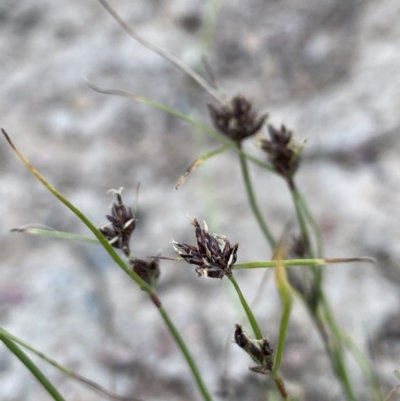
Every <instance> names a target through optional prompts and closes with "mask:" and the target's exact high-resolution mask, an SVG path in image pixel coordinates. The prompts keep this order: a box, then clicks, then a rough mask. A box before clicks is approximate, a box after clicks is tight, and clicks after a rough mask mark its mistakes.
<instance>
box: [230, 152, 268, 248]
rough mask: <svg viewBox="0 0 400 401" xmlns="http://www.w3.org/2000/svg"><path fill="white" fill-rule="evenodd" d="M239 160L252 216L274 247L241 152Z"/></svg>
mask: <svg viewBox="0 0 400 401" xmlns="http://www.w3.org/2000/svg"><path fill="white" fill-rule="evenodd" d="M238 147H239V148H240V145H238ZM239 160H240V167H241V169H242V176H243V179H244V184H245V187H246V192H247V197H248V199H249V203H250V207H251V210H252V212H253V214H254V217H255V218H256V220H257V223H258V225H259V226H260V229H261V231H262V233H263V234H264V237H265V239H266V240H267V241H268V243H269V245H270V246H271V248H272V249H273V248H274V247H275V240H274V237H273V236H272V234H271V232H270V230H269V228H268V226H267V223H266V222H265V220H264V217H263V215H262V214H261V211H260V209H259V207H258V205H257V201H256V197H255V194H254V190H253V185H252V184H251V180H250V174H249V170H248V167H247V161H246V159H245V157H244V156H243V155H242V154H240V155H239Z"/></svg>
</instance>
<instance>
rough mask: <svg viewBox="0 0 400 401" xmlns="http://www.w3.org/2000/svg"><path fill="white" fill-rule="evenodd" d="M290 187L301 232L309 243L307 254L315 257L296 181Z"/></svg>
mask: <svg viewBox="0 0 400 401" xmlns="http://www.w3.org/2000/svg"><path fill="white" fill-rule="evenodd" d="M289 188H290V193H291V195H292V199H293V204H294V207H295V210H296V216H297V220H298V222H299V226H300V230H301V234H302V236H303V238H304V240H305V242H306V244H307V256H309V257H311V258H313V257H314V252H313V251H312V246H311V242H310V236H309V235H308V230H307V225H306V222H305V219H304V216H303V213H302V209H301V203H300V196H299V193H298V191H297V189H296V187H295V185H294V183H293V184H292V185H289Z"/></svg>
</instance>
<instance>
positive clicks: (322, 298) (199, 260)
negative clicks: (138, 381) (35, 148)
mask: <svg viewBox="0 0 400 401" xmlns="http://www.w3.org/2000/svg"><path fill="white" fill-rule="evenodd" d="M99 2H100V3H101V5H102V6H103V7H104V8H105V9H106V10H107V12H108V13H109V14H110V15H111V16H112V17H113V18H114V19H115V20H116V21H117V23H118V24H119V25H120V26H121V27H122V28H123V29H124V30H125V32H127V33H128V34H129V35H130V36H131V37H132V38H134V39H135V40H137V41H139V42H140V43H141V44H142V45H144V46H145V47H147V48H148V49H150V50H152V51H154V52H156V53H157V54H159V55H160V56H162V57H164V58H165V59H167V60H169V61H170V62H171V63H172V64H173V65H175V66H176V67H177V68H179V69H180V70H182V71H183V72H184V73H186V74H188V75H190V76H191V77H192V78H193V79H194V80H195V81H196V82H197V83H198V84H199V85H200V86H201V87H203V88H204V89H205V90H206V91H207V92H208V93H209V94H210V95H211V96H212V98H213V101H214V102H215V101H216V102H217V103H218V104H217V105H216V104H209V105H208V109H209V115H210V120H211V123H212V126H213V128H211V127H210V124H208V123H203V122H199V121H196V120H194V119H193V118H191V117H189V116H187V115H185V114H183V113H180V112H179V111H177V110H174V109H172V108H171V107H169V106H166V105H163V104H160V103H157V102H154V101H152V100H150V99H146V98H143V97H141V96H137V95H134V94H131V93H128V92H125V91H120V90H115V89H103V88H100V87H98V86H96V85H93V84H92V83H89V86H90V87H91V89H93V90H95V91H97V92H100V93H104V94H110V95H117V96H123V97H126V98H129V99H132V100H135V101H138V102H142V103H145V104H148V105H149V106H151V107H155V108H158V109H161V110H163V111H164V112H167V113H170V114H171V115H173V116H175V117H176V118H179V119H182V120H184V121H186V122H187V123H188V124H190V125H191V126H192V127H193V128H196V129H199V130H200V131H201V132H203V133H205V134H206V135H208V136H211V137H212V138H213V139H214V140H216V141H218V142H219V143H220V146H219V147H217V148H216V149H215V150H212V151H211V152H208V153H207V154H205V155H202V156H199V157H198V158H197V159H196V160H195V161H193V162H192V163H191V165H190V166H189V167H188V168H187V169H186V171H184V172H183V173H182V175H181V177H180V178H179V179H178V177H177V184H176V187H175V189H177V190H178V189H179V188H180V187H181V186H182V185H183V184H184V182H185V180H186V179H187V178H188V177H189V175H190V174H191V173H192V172H193V171H194V170H195V169H196V168H198V167H199V166H201V165H202V164H203V163H205V162H207V161H208V160H210V159H211V158H215V157H218V155H220V154H221V153H223V152H228V151H232V152H234V153H236V160H237V162H238V163H239V166H240V169H241V173H242V177H243V184H244V191H245V193H246V195H247V198H248V202H249V210H250V212H251V213H252V214H253V216H254V218H255V221H256V222H257V224H258V225H259V227H260V232H261V233H262V235H263V237H264V239H265V243H266V245H267V247H269V250H270V253H271V258H270V259H266V260H263V261H249V262H247V263H240V264H239V263H236V261H237V254H238V252H239V244H237V243H235V244H232V243H231V242H230V240H229V238H228V236H227V235H219V234H211V233H210V231H209V228H208V226H207V224H206V223H204V224H203V227H202V226H201V225H200V224H199V223H198V221H197V219H196V218H193V219H192V218H191V225H192V226H193V227H194V237H195V240H196V244H195V245H190V244H185V243H182V242H179V241H175V240H173V243H172V245H173V248H174V250H175V251H176V253H177V257H176V258H175V257H169V256H166V255H161V254H160V255H157V256H154V257H150V258H148V259H139V258H137V257H136V256H135V254H134V252H133V251H132V249H131V244H130V238H131V234H132V232H133V231H134V230H135V229H136V207H135V208H134V209H133V210H132V209H131V208H130V207H128V206H126V204H125V203H124V201H123V198H122V192H121V191H122V190H121V189H119V190H113V191H112V192H113V194H114V195H115V197H116V200H115V202H114V203H113V205H112V209H111V213H110V214H109V215H107V219H108V223H107V224H104V225H102V226H96V225H95V224H93V223H92V222H91V221H90V220H89V219H88V218H87V217H86V215H85V214H84V213H83V212H82V211H80V210H78V209H77V208H76V207H75V206H74V205H73V204H72V203H71V202H70V201H69V200H68V199H67V198H66V197H64V196H63V195H62V194H61V193H60V192H59V191H58V190H57V189H56V188H54V187H53V186H52V185H51V184H50V183H49V181H48V180H47V179H45V178H44V177H43V176H42V174H41V173H40V172H38V171H37V170H36V169H35V168H34V167H33V166H32V165H31V164H30V162H29V161H28V160H27V159H26V158H25V157H24V155H23V154H22V152H20V150H19V149H18V148H17V147H16V146H15V145H14V143H13V141H12V140H11V138H10V136H9V135H8V133H7V132H6V131H5V130H2V132H3V135H4V138H5V139H6V141H7V143H8V144H9V146H10V147H11V149H12V150H13V151H14V152H15V154H16V155H17V157H18V158H19V159H20V160H21V162H22V163H23V164H24V165H25V166H26V167H27V168H28V170H29V171H30V172H31V173H32V174H33V175H34V176H35V177H36V178H37V179H38V180H39V181H40V182H41V183H42V184H43V185H44V186H45V187H46V188H47V189H48V190H49V191H50V192H51V193H52V194H53V195H54V196H55V197H56V198H57V199H58V200H59V201H60V202H62V203H63V204H64V205H65V206H66V208H68V209H69V210H70V211H71V212H72V213H74V214H75V215H76V216H77V217H78V218H79V219H80V220H81V222H82V223H83V224H84V225H86V227H88V228H89V230H90V231H91V232H92V234H93V236H92V237H82V236H78V235H75V234H72V233H64V232H59V231H55V230H49V229H43V228H32V227H22V228H19V229H14V230H13V231H17V232H22V233H28V234H34V235H41V236H46V237H52V238H62V239H67V240H78V241H85V242H88V243H93V244H97V245H100V246H102V247H103V248H104V249H105V250H106V251H107V252H108V254H109V255H110V257H111V258H112V259H113V261H114V262H115V264H116V265H117V266H118V267H119V268H121V269H122V270H123V271H124V272H125V273H126V275H127V279H130V280H133V282H134V283H135V284H136V285H137V287H138V289H140V290H142V291H144V292H145V293H147V295H148V298H149V301H150V303H151V304H152V305H154V307H155V308H156V309H157V311H158V312H159V314H160V317H161V319H162V320H163V321H164V323H165V325H166V327H167V329H168V330H169V333H170V335H171V337H172V339H173V340H174V341H175V343H176V344H177V346H178V348H179V349H180V351H181V352H182V355H183V358H184V360H185V361H186V363H187V367H188V372H190V374H191V375H192V376H193V383H194V385H195V386H196V387H197V390H198V393H199V396H200V397H201V399H203V400H205V401H211V400H213V399H214V398H213V395H212V394H213V392H212V391H211V390H210V389H209V387H208V385H207V383H205V381H204V380H203V377H202V374H201V367H199V366H198V364H197V362H196V361H195V359H194V358H193V356H192V354H191V352H190V345H188V344H187V343H186V341H185V340H184V338H183V336H182V334H181V332H180V330H179V328H178V327H177V326H176V325H175V324H174V322H173V321H172V319H171V317H170V315H169V313H168V311H167V310H166V309H165V307H164V305H163V303H162V300H161V299H160V296H159V294H158V292H157V282H158V278H159V274H160V269H161V262H163V263H165V262H164V261H166V260H168V261H169V262H168V263H170V262H173V263H180V262H186V263H189V264H191V265H193V266H194V267H195V273H197V275H198V276H199V277H206V278H209V279H219V280H222V279H225V277H226V279H227V280H229V281H230V283H231V284H232V285H233V288H234V290H235V293H236V294H237V297H238V299H239V301H240V304H241V306H242V308H243V311H244V315H245V316H246V319H247V320H248V325H249V327H251V330H252V333H251V334H250V335H248V334H246V333H245V331H244V330H243V328H242V326H241V325H239V324H237V323H236V322H232V328H233V329H234V336H233V342H234V343H236V344H237V345H238V346H239V347H240V348H242V349H243V350H244V351H245V352H246V353H247V354H248V355H249V357H250V358H251V360H252V361H253V362H254V363H255V366H251V367H250V368H249V369H250V370H251V371H252V372H253V373H254V374H259V375H260V374H261V375H264V377H265V379H266V380H272V382H273V383H274V384H275V386H276V389H277V394H279V396H280V398H282V399H290V386H289V385H287V384H286V383H285V378H284V374H283V373H282V371H281V362H282V360H284V358H285V343H286V338H287V332H288V329H289V322H290V317H291V309H292V304H293V302H294V301H296V299H299V300H300V301H301V302H302V303H303V304H304V305H305V307H306V309H307V311H308V313H309V315H310V318H311V320H312V322H313V323H314V325H315V328H316V330H317V332H318V333H319V335H320V336H321V338H322V340H323V343H324V347H325V351H326V354H327V357H328V358H329V361H330V363H331V366H332V372H333V374H334V375H335V377H336V378H337V380H338V381H339V383H340V384H341V386H342V389H343V397H344V399H346V400H348V401H355V400H356V399H357V391H356V389H355V388H354V384H353V383H352V379H351V375H350V372H349V368H348V365H347V361H346V354H347V353H349V354H350V355H352V356H353V357H354V359H355V361H356V362H357V363H358V364H359V366H360V370H361V372H362V373H363V375H364V378H365V380H366V381H367V383H368V385H369V388H370V394H371V399H373V400H374V401H379V400H383V397H382V394H381V392H380V389H379V381H378V380H377V376H376V374H375V372H374V370H373V369H372V367H371V366H370V365H369V363H368V360H367V358H366V357H365V356H364V355H363V354H362V352H361V351H360V350H359V349H358V348H357V346H356V345H355V344H354V342H353V341H352V340H351V339H350V338H349V336H348V335H347V334H346V333H345V332H344V330H343V329H342V328H341V327H340V326H339V325H338V324H337V322H336V320H335V317H334V314H333V312H332V310H331V307H330V305H329V302H328V299H327V296H326V294H325V291H324V277H323V272H324V269H325V268H326V267H324V266H325V265H333V264H337V263H349V262H374V261H373V259H371V258H368V257H351V258H325V257H324V255H323V243H322V237H321V234H320V232H319V229H318V225H317V223H316V221H315V219H314V218H313V215H312V212H311V211H310V209H309V207H308V205H307V201H306V199H305V197H304V196H303V195H302V193H301V191H300V190H299V189H298V187H297V183H296V180H295V178H296V173H297V172H298V170H299V168H300V167H301V152H302V150H303V145H298V144H297V143H296V142H295V140H294V135H293V132H292V131H291V130H289V129H287V128H286V127H285V126H284V125H282V126H281V127H275V126H274V125H273V124H271V123H269V120H268V119H269V116H268V115H267V114H261V115H260V114H258V113H257V111H256V110H255V108H254V106H253V104H252V102H251V101H250V100H249V98H248V97H247V96H246V95H243V94H238V95H235V96H234V97H232V98H229V99H227V98H225V97H224V96H223V95H222V94H221V91H220V90H217V89H216V88H215V87H214V85H212V84H209V83H208V82H207V81H206V80H205V79H204V78H203V77H201V76H200V75H199V74H198V73H197V72H195V71H194V70H193V69H192V68H190V67H189V66H186V65H184V64H183V63H182V62H181V61H180V60H178V59H177V58H176V57H174V56H172V55H170V54H169V53H168V52H167V51H165V50H163V49H159V48H157V47H156V46H154V45H152V44H150V43H149V42H147V41H146V40H144V39H142V38H141V37H140V36H139V35H137V34H136V32H135V31H134V30H133V29H132V28H130V27H129V26H128V25H127V24H126V23H125V22H124V21H123V20H122V18H120V17H119V15H118V13H117V12H116V11H115V10H114V9H113V8H112V7H111V6H110V5H109V4H108V3H107V2H106V1H105V0H99ZM218 4H219V3H218ZM216 9H218V7H216ZM214 20H215V19H214ZM208 29H209V31H212V29H211V28H208ZM207 40H208V39H207ZM265 127H266V129H267V131H268V134H269V137H264V136H262V135H261V134H260V132H261V131H262V130H263V128H265ZM254 139H255V140H256V141H255V143H256V144H257V146H258V147H259V148H260V149H261V150H262V151H263V152H264V156H263V157H262V158H260V157H256V156H254V155H252V154H249V153H248V152H245V151H243V146H242V145H243V142H244V141H247V140H254ZM248 163H253V164H255V165H256V166H257V167H258V168H260V169H262V170H263V171H264V172H265V174H276V175H278V176H279V177H281V178H282V179H283V180H284V181H285V182H286V184H287V187H288V191H289V195H290V197H291V199H292V201H293V207H294V211H295V214H296V217H297V224H298V229H299V231H300V233H301V235H300V237H299V238H298V241H297V243H296V244H289V243H286V242H285V241H284V240H280V241H278V240H277V237H276V235H274V234H273V233H272V231H271V229H270V227H269V225H268V222H267V221H266V218H265V215H264V212H263V210H262V209H261V208H260V206H259V202H258V199H257V195H256V191H255V190H254V186H253V183H252V180H251V176H250V172H249V168H248ZM232 236H234V233H233V235H232ZM289 253H291V254H295V255H296V256H295V257H290V258H288V257H287V255H288V254H289ZM291 266H302V268H303V269H304V270H306V272H307V274H306V275H304V277H302V278H299V277H297V276H296V275H295V274H294V272H293V271H292V270H291ZM260 268H263V269H274V271H275V284H276V289H277V293H278V294H279V298H280V301H281V311H280V326H279V331H278V338H277V340H276V343H275V344H273V343H272V342H271V341H270V340H268V339H267V336H266V334H265V333H263V331H262V329H261V327H260V324H259V323H258V318H257V316H256V315H255V313H254V312H253V310H252V307H251V306H250V304H249V303H248V302H247V300H246V298H245V296H244V294H243V292H242V290H241V287H240V283H239V282H238V281H237V279H236V277H235V271H237V270H247V271H248V273H249V274H251V272H252V270H253V269H260ZM0 340H1V341H2V342H3V343H4V344H5V345H6V346H7V347H8V348H9V350H10V351H11V352H12V353H13V354H14V355H15V356H16V357H17V358H19V359H20V360H21V361H22V362H23V363H24V364H25V366H26V367H27V369H29V370H30V371H31V372H32V374H33V375H34V376H35V377H36V378H37V379H38V380H39V382H40V383H41V384H42V385H43V386H44V388H45V389H46V391H47V392H48V394H49V395H50V396H51V397H52V398H53V399H54V400H63V399H64V398H63V397H62V395H60V394H59V392H58V391H57V389H56V388H55V387H54V386H53V385H52V384H51V382H50V381H49V380H48V379H47V378H46V377H45V376H44V375H43V373H42V372H41V371H40V370H39V369H38V368H37V367H36V366H35V364H34V363H33V362H32V361H31V360H30V359H29V358H28V357H27V356H26V354H25V353H24V352H23V351H22V350H21V348H20V347H23V348H25V349H27V350H28V351H30V352H33V353H35V354H36V355H39V356H40V357H42V358H43V359H44V360H45V361H47V362H48V363H50V364H51V365H53V366H55V367H56V368H58V369H59V370H60V371H62V372H63V373H65V374H66V375H68V376H69V377H72V378H74V379H77V380H79V381H80V382H82V383H84V384H86V385H89V386H90V387H91V388H93V389H95V390H96V391H98V392H100V393H101V394H103V395H105V396H107V397H110V398H112V399H121V400H128V399H130V400H137V399H136V398H128V397H123V396H120V395H117V394H114V393H112V392H110V391H109V390H106V389H105V388H104V387H102V386H100V385H99V384H97V383H95V382H93V381H92V380H89V379H87V378H84V377H83V376H81V375H79V374H78V373H76V372H73V371H72V370H70V369H68V368H65V367H63V366H62V365H61V364H59V363H58V362H56V361H54V360H53V359H51V358H50V357H48V356H47V355H45V354H43V353H41V352H39V351H37V350H36V349H35V348H34V347H33V346H32V345H30V344H28V343H26V342H24V341H23V340H20V339H19V338H17V337H15V336H13V335H12V334H11V333H9V332H8V331H6V330H5V329H2V328H0ZM397 390H398V386H397V387H396V388H395V389H394V390H393V392H392V393H391V394H389V396H388V398H387V399H388V400H389V399H392V397H393V395H394V393H395V392H396V391H397Z"/></svg>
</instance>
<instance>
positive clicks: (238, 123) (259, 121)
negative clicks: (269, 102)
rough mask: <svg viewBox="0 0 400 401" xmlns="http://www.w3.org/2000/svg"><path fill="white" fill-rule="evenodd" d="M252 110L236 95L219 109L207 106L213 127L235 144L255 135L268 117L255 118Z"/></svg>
mask: <svg viewBox="0 0 400 401" xmlns="http://www.w3.org/2000/svg"><path fill="white" fill-rule="evenodd" d="M252 108H253V106H252V104H251V102H250V101H249V100H248V99H246V98H245V97H244V96H243V95H236V96H235V97H233V98H232V99H231V100H230V102H229V103H228V104H227V105H225V106H222V107H221V108H217V107H215V106H213V105H212V104H209V105H208V110H209V112H210V117H211V120H212V122H213V124H214V127H215V128H216V129H217V130H218V131H220V132H221V133H222V134H224V135H226V136H227V137H228V138H229V139H231V140H232V141H234V142H237V143H240V142H241V141H242V140H243V139H245V138H247V137H249V136H252V135H254V134H256V133H257V131H259V130H260V128H261V127H262V125H263V124H264V121H265V119H266V118H267V117H268V115H267V114H264V115H261V116H257V114H256V113H255V112H254V111H253V110H252Z"/></svg>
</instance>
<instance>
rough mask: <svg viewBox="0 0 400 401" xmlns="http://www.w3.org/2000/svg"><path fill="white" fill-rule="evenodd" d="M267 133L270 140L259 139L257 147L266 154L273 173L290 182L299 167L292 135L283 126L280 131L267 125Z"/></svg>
mask: <svg viewBox="0 0 400 401" xmlns="http://www.w3.org/2000/svg"><path fill="white" fill-rule="evenodd" d="M268 132H269V135H270V138H271V139H270V140H268V139H264V138H261V139H260V140H259V145H260V147H261V149H262V150H264V151H265V152H266V153H267V156H268V159H269V161H270V162H271V164H272V166H273V167H274V169H275V171H276V172H278V173H279V174H280V175H282V176H283V177H285V178H286V179H289V180H290V179H291V178H292V176H293V174H294V172H295V171H296V169H297V167H298V165H299V159H298V151H299V149H298V147H297V146H296V145H295V144H294V142H293V140H292V135H293V133H292V131H289V130H288V129H287V128H286V127H285V126H284V125H282V126H281V128H280V129H276V128H275V127H274V126H273V125H268Z"/></svg>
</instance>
